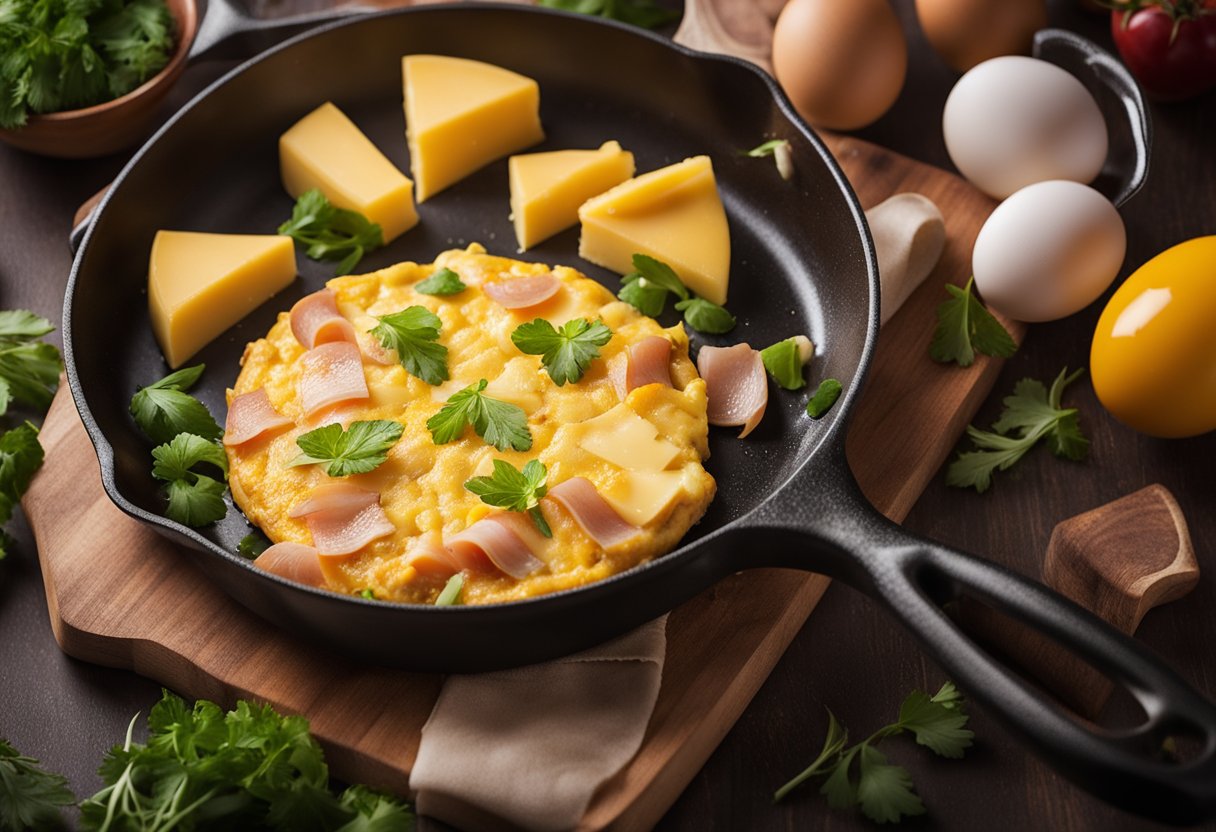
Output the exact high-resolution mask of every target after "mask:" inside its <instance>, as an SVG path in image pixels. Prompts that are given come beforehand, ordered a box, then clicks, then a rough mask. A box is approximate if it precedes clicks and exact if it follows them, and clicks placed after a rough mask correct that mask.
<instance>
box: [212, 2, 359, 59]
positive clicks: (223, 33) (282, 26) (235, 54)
mask: <svg viewBox="0 0 1216 832" xmlns="http://www.w3.org/2000/svg"><path fill="white" fill-rule="evenodd" d="M374 11H378V9H371V8H365V7H361V6H338V7H337V8H332V9H327V10H325V11H320V12H312V13H309V14H299V15H291V16H289V17H279V18H258V17H254V16H253V15H251V14H249V13H248V12H246V11H245V10H244V9H243V8H241V7H240V5H238V3H236V2H233V0H208V3H207V13H206V14H205V15H203V20H202V23H200V24H199V27H198V34H197V35H195V37H194V43H192V44H191V45H190V60H191V61H192V62H193V61H207V60H212V59H233V58H239V59H242V60H243V59H245V58H250V57H252V56H254V55H256V54H257V53H259V52H261V51H262V50H264V49H269V48H270V47H271V46H274V45H275V44H277V43H279V42H281V41H284V40H286V39H287V38H289V37H293V36H295V35H298V34H300V33H301V32H307V31H308V30H309V29H314V28H316V27H318V26H322V25H324V24H326V23H332V22H334V21H335V20H345V19H346V18H348V17H351V16H353V15H358V14H367V13H368V12H374Z"/></svg>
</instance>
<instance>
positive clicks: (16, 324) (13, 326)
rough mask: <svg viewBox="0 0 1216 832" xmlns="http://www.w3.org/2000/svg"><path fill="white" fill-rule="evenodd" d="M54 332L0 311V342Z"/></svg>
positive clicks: (34, 319)
mask: <svg viewBox="0 0 1216 832" xmlns="http://www.w3.org/2000/svg"><path fill="white" fill-rule="evenodd" d="M54 331H55V327H54V325H53V324H52V323H51V322H50V321H48V320H47V319H46V318H44V317H42V316H41V315H35V314H34V313H33V312H30V311H29V310H27V309H4V310H0V341H6V342H7V341H31V340H33V339H34V338H41V337H42V336H43V335H49V334H50V333H52V332H54ZM0 742H3V740H0Z"/></svg>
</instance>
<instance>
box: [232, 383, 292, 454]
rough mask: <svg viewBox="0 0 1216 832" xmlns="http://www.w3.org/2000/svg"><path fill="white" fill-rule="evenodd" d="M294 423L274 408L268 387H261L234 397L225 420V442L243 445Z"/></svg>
mask: <svg viewBox="0 0 1216 832" xmlns="http://www.w3.org/2000/svg"><path fill="white" fill-rule="evenodd" d="M294 424H295V422H293V421H291V420H290V419H288V418H287V417H286V416H284V415H283V414H282V413H279V411H277V410H275V409H274V405H272V404H271V403H270V397H269V396H267V395H266V388H264V387H259V388H258V389H257V390H254V391H253V392H252V393H241V394H240V395H239V396H233V397H232V403H231V404H229V405H228V418H227V419H225V420H224V444H225V445H227V446H229V447H232V446H235V445H243V444H245V443H246V442H250V441H252V440H254V439H257V438H258V437H259V436H264V435H265V434H267V433H270V432H272V431H278V430H282V429H283V428H288V427H291V426H292V425H294Z"/></svg>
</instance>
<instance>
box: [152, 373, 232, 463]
mask: <svg viewBox="0 0 1216 832" xmlns="http://www.w3.org/2000/svg"><path fill="white" fill-rule="evenodd" d="M205 366H206V365H204V364H196V365H195V366H193V367H183V368H182V369H180V370H178V371H177V372H173V373H170V374H169V375H167V376H165V377H164V378H162V379H161V380H160V381H154V382H152V383H151V384H149V385H148V386H147V387H143V388H141V389H140V390H139V391H138V392H137V393H136V394H135V395H134V396H132V397H131V416H133V417H134V418H135V424H136V425H138V426H139V429H140V430H141V431H143V432H144V435H145V436H147V437H148V438H149V439H151V440H152V441H153V442H158V443H162V444H163V443H165V442H169V441H170V440H172V439H173V437H175V436H177V435H178V434H179V433H193V434H195V435H197V436H201V437H203V438H204V439H219V438H220V436H221V435H222V434H223V432H224V431H223V429H222V428H220V426H219V423H217V422H216V421H215V417H214V416H212V415H211V411H209V410H208V409H207V406H206V405H204V404H203V403H202V402H200V401H199V400H198V399H196V398H194V396H191V395H190V394H188V393H186V391H187V390H189V389H190V388H191V387H193V386H194V385H195V384H196V383H197V382H198V379H199V376H201V375H202V374H203V369H204V368H205Z"/></svg>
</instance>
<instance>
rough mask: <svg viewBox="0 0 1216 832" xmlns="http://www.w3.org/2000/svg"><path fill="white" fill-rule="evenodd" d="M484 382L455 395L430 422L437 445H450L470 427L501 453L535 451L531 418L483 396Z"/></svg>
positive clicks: (506, 404) (427, 425)
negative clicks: (529, 421)
mask: <svg viewBox="0 0 1216 832" xmlns="http://www.w3.org/2000/svg"><path fill="white" fill-rule="evenodd" d="M486 384H487V382H486V380H485V379H484V378H483V379H481V380H479V381H478V382H477V383H475V384H470V385H469V386H468V387H466V388H464V389H463V390H461V391H460V392H458V393H455V394H453V395H452V397H451V398H449V399H448V400H447V403H446V404H444V406H443V407H441V408H440V409H439V412H438V413H436V414H435V415H434V416H432V417H431V418H429V419H427V420H426V427H427V430H429V431H430V432H431V439H432V440H434V442H435V444H436V445H446V444H447V443H448V442H453V441H455V440H456V439H459V438H460V435H461V434H462V433H464V429H465V427H466V426H468V425H472V426H473V430H474V432H475V433H476V434H477V435H478V436H480V437H481V438H482V439H484V440H485V441H486V443H487V444H490V445H493V446H494V447H495V448H497V449H498V450H500V451H505V450H506V449H507V448H514V449H515V450H517V451H527V450H530V449H531V448H532V432H531V431H530V430H528V414H526V413H524V411H523V408H520V407H518V406H516V405H513V404H511V403H510V402H504V401H499V400H498V399H492V398H490V397H489V396H487V395H484V394H483V393H482V391H483V390H485V389H486Z"/></svg>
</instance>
